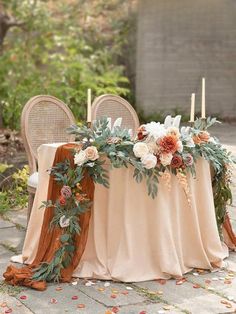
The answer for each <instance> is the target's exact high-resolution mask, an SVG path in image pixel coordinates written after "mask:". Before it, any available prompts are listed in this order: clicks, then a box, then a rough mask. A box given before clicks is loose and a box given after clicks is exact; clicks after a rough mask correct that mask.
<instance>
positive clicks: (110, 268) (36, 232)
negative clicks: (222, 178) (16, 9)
mask: <svg viewBox="0 0 236 314" xmlns="http://www.w3.org/2000/svg"><path fill="white" fill-rule="evenodd" d="M59 145H60V144H44V145H41V146H40V148H39V150H38V155H39V156H38V157H39V185H38V186H39V187H38V189H37V192H36V195H35V201H34V205H33V209H32V214H31V217H30V221H29V224H28V228H27V233H26V238H25V242H24V247H23V252H22V259H23V261H24V262H25V263H26V264H29V263H32V261H33V260H34V258H35V255H36V253H37V248H38V243H39V237H40V231H41V226H42V222H43V216H44V209H39V207H40V206H41V202H42V201H44V200H46V199H47V191H48V184H49V174H48V172H47V170H48V169H50V167H51V166H52V164H53V160H54V156H55V152H56V149H57V147H58V146H59ZM107 167H108V169H109V166H108V165H107ZM196 173H197V176H196V178H195V179H194V178H193V177H192V176H191V175H189V176H188V184H189V188H190V193H191V196H190V200H191V206H190V205H189V204H188V202H187V197H186V195H185V192H184V190H183V187H182V186H181V185H180V183H179V182H178V179H177V178H176V177H175V176H174V175H171V189H170V190H168V187H167V185H166V184H165V182H164V181H162V179H160V183H159V185H158V195H157V197H156V198H155V199H154V200H153V199H152V198H151V197H149V196H148V195H147V187H146V182H145V181H143V182H141V183H136V182H135V180H134V178H133V169H132V167H131V166H130V167H129V168H128V169H126V168H121V169H109V182H110V188H109V189H107V188H105V187H103V186H101V185H95V194H94V205H93V209H92V213H91V219H90V225H89V232H88V240H87V244H86V247H85V251H84V253H83V255H82V258H81V260H80V263H79V265H78V266H77V268H76V269H75V271H74V274H73V275H74V276H75V277H91V278H99V279H106V280H108V279H113V280H117V281H124V282H135V281H136V282H137V281H144V280H152V279H156V278H166V279H167V278H170V277H172V276H173V277H181V276H182V275H183V274H184V273H186V272H188V271H190V270H191V269H192V268H194V267H196V268H203V269H212V268H213V267H220V266H221V265H222V261H223V259H224V258H225V257H227V256H228V249H227V247H226V246H225V245H224V244H222V242H221V241H220V238H219V234H218V230H217V225H216V219H215V209H214V202H213V194H212V186H211V175H210V167H209V164H208V162H207V161H205V160H203V159H200V160H199V161H198V162H197V165H196Z"/></svg>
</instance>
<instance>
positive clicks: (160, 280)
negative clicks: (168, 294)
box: [156, 279, 166, 285]
mask: <svg viewBox="0 0 236 314" xmlns="http://www.w3.org/2000/svg"><path fill="white" fill-rule="evenodd" d="M156 281H157V282H158V283H159V284H161V285H165V284H166V279H156Z"/></svg>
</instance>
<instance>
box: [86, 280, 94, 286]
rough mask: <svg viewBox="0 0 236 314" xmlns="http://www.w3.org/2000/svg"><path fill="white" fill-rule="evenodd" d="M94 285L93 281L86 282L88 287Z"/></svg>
mask: <svg viewBox="0 0 236 314" xmlns="http://www.w3.org/2000/svg"><path fill="white" fill-rule="evenodd" d="M92 285H93V283H92V282H91V281H88V282H86V283H85V286H86V287H91V286H92Z"/></svg>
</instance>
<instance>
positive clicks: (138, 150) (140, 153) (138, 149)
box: [133, 142, 149, 158]
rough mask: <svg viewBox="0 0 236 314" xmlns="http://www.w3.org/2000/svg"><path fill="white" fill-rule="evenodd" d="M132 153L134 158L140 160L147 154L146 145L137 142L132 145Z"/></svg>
mask: <svg viewBox="0 0 236 314" xmlns="http://www.w3.org/2000/svg"><path fill="white" fill-rule="evenodd" d="M133 152H134V155H135V157H137V158H142V157H144V156H145V155H147V154H148V153H149V149H148V146H147V144H146V143H143V142H138V143H135V144H134V147H133Z"/></svg>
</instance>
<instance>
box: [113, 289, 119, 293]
mask: <svg viewBox="0 0 236 314" xmlns="http://www.w3.org/2000/svg"><path fill="white" fill-rule="evenodd" d="M111 292H112V293H114V294H118V293H119V291H118V290H115V289H112V290H111Z"/></svg>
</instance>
